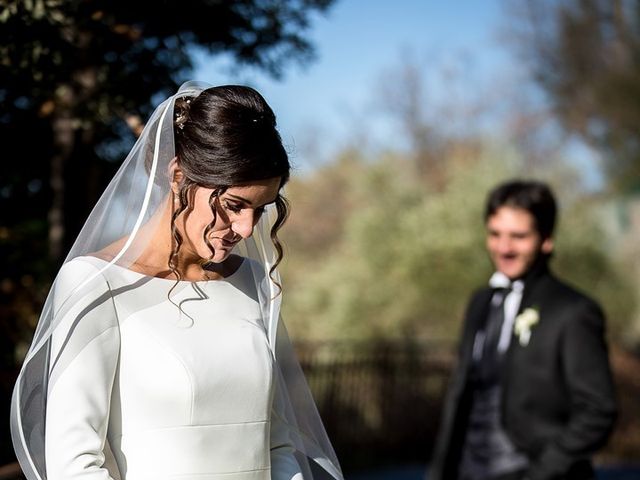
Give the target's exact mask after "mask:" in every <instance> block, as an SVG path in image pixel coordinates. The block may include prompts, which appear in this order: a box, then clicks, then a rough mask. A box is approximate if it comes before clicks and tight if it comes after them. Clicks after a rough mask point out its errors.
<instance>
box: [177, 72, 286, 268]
mask: <svg viewBox="0 0 640 480" xmlns="http://www.w3.org/2000/svg"><path fill="white" fill-rule="evenodd" d="M174 138H175V150H176V156H177V161H178V165H179V166H180V169H181V170H182V173H183V174H184V178H183V181H182V182H181V185H180V190H179V199H180V204H179V207H178V208H177V209H176V211H174V214H173V218H172V233H173V237H174V240H175V241H176V245H175V247H174V249H173V252H172V254H171V258H170V259H169V267H170V268H171V269H172V271H174V273H176V274H177V273H178V272H177V264H176V261H177V254H178V250H179V248H180V245H181V243H182V238H181V235H180V233H179V232H178V231H177V229H176V228H175V219H176V218H177V216H178V215H179V214H180V213H182V212H183V211H185V210H187V211H190V210H191V209H192V208H193V204H192V198H193V194H194V193H195V189H196V188H197V187H199V186H200V187H206V188H212V189H214V192H213V194H212V195H211V198H210V204H211V208H212V211H213V213H214V220H213V222H212V223H211V225H210V228H212V227H213V225H214V223H215V220H216V208H215V203H216V202H217V201H218V196H219V195H220V194H221V193H223V192H224V191H225V190H226V189H227V188H229V187H232V186H234V185H239V184H243V183H247V182H252V181H257V180H265V179H269V178H275V177H280V178H281V179H282V180H281V183H280V186H281V187H282V186H283V185H284V184H285V183H286V182H287V181H288V180H289V171H290V168H291V167H290V165H289V159H288V156H287V152H286V151H285V149H284V146H283V145H282V139H281V138H280V134H279V133H278V131H277V129H276V117H275V115H274V113H273V110H271V107H269V105H268V104H267V102H266V101H265V99H264V98H263V97H262V95H260V94H259V93H258V92H257V91H255V90H254V89H252V88H250V87H244V86H237V85H227V86H220V87H213V88H208V89H206V90H203V91H202V92H201V93H200V94H199V95H198V96H196V97H182V98H178V99H176V101H175V107H174ZM275 205H276V209H277V212H278V217H277V219H276V222H275V223H274V225H273V227H272V229H271V239H272V241H273V243H274V246H275V248H276V251H277V254H278V258H277V261H276V264H275V266H277V264H278V263H279V262H280V260H281V259H282V255H283V252H282V246H281V244H280V242H279V241H278V237H277V233H278V230H279V229H280V227H281V226H282V224H283V223H284V222H285V220H286V218H287V215H288V212H289V207H288V203H287V201H286V199H285V198H284V197H282V196H281V195H280V194H278V197H277V198H276V201H275ZM207 233H208V230H207V231H205V241H206V242H207V244H208V245H209V247H210V248H212V247H211V245H210V244H209V243H208V240H207V239H206V234H207ZM275 266H274V267H273V268H275ZM272 270H273V269H272Z"/></svg>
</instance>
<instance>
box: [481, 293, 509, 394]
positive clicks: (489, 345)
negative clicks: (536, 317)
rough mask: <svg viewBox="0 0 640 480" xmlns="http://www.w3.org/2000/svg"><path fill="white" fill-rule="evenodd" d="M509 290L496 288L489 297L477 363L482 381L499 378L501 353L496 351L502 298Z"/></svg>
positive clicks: (502, 315)
mask: <svg viewBox="0 0 640 480" xmlns="http://www.w3.org/2000/svg"><path fill="white" fill-rule="evenodd" d="M509 292H510V290H509V289H507V288H496V289H495V290H494V293H493V296H492V298H491V303H490V305H489V314H488V316H487V323H486V324H485V328H484V334H485V336H484V343H483V346H482V358H481V359H480V365H479V367H480V368H479V370H480V371H479V373H480V380H481V381H482V382H483V383H484V382H487V383H493V382H495V381H497V380H498V379H499V373H500V357H501V354H500V353H499V352H498V342H499V341H500V333H501V332H502V324H503V323H504V300H505V298H506V297H507V295H508V294H509Z"/></svg>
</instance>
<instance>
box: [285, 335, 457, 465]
mask: <svg viewBox="0 0 640 480" xmlns="http://www.w3.org/2000/svg"><path fill="white" fill-rule="evenodd" d="M296 349H297V351H298V356H299V358H300V363H301V366H302V368H303V370H304V371H305V374H306V377H307V380H308V382H309V387H310V388H311V391H312V392H313V394H314V398H315V400H316V402H317V404H318V409H319V410H320V414H321V416H322V419H323V421H324V423H325V426H326V428H327V432H328V433H329V436H330V438H331V440H332V442H333V444H334V447H335V449H336V453H337V454H338V458H340V461H341V462H342V466H343V468H344V469H345V470H346V471H352V470H358V469H361V468H365V467H366V468H371V467H374V466H382V465H394V464H395V465H402V464H409V463H423V464H424V463H426V462H427V460H428V457H429V455H430V452H431V450H432V447H433V442H434V439H435V436H436V431H437V428H438V422H439V419H440V411H441V407H442V397H443V395H444V392H445V389H446V384H447V381H448V376H449V372H450V369H451V364H452V362H453V355H452V348H451V346H450V345H448V344H443V343H442V342H439V343H432V344H431V343H430V344H424V343H416V342H414V341H411V340H409V339H407V340H399V341H374V342H366V343H365V342H358V343H354V342H331V343H302V342H300V343H297V344H296Z"/></svg>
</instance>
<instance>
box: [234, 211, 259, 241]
mask: <svg viewBox="0 0 640 480" xmlns="http://www.w3.org/2000/svg"><path fill="white" fill-rule="evenodd" d="M253 225H254V222H253V215H243V216H242V218H238V219H236V220H235V221H234V222H233V223H232V224H231V230H233V231H234V232H235V233H236V234H238V235H240V236H241V237H242V238H249V237H250V236H251V235H252V234H253Z"/></svg>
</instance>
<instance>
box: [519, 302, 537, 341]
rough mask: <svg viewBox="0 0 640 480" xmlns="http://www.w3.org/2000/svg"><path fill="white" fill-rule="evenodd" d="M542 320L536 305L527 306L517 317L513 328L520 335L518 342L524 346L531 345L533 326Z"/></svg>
mask: <svg viewBox="0 0 640 480" xmlns="http://www.w3.org/2000/svg"><path fill="white" fill-rule="evenodd" d="M539 321H540V313H539V312H538V309H537V308H536V307H530V308H525V309H524V311H523V312H522V313H521V314H520V315H518V316H517V317H516V320H515V323H514V327H513V330H514V332H515V334H516V336H517V337H518V342H520V345H522V346H523V347H526V346H527V345H529V340H530V339H531V328H532V327H533V326H534V325H535V324H536V323H538V322H539Z"/></svg>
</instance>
